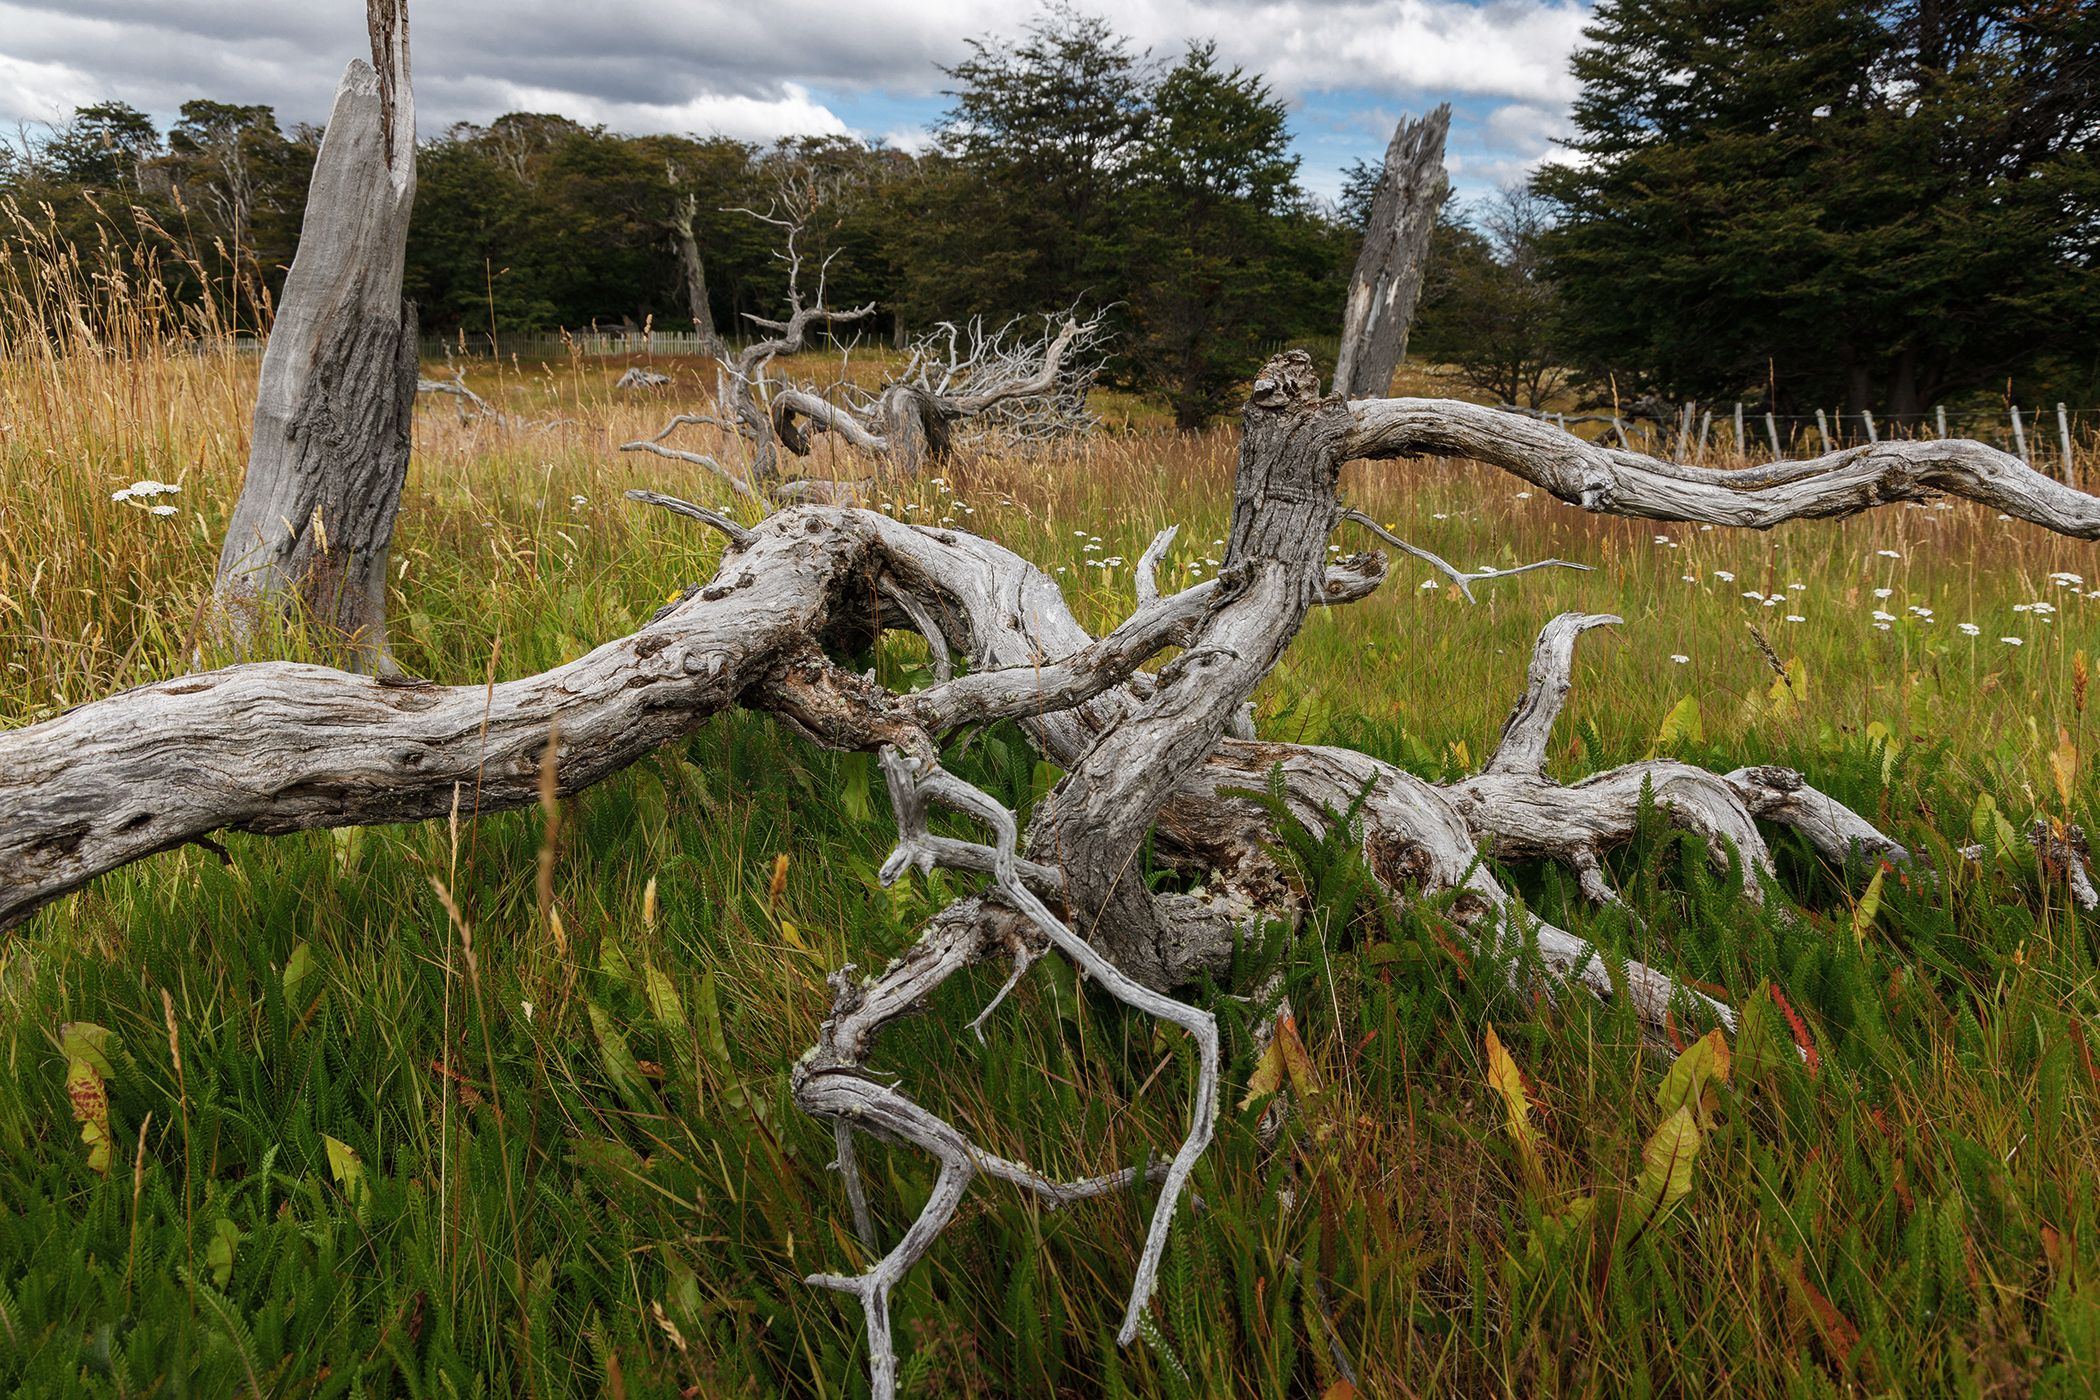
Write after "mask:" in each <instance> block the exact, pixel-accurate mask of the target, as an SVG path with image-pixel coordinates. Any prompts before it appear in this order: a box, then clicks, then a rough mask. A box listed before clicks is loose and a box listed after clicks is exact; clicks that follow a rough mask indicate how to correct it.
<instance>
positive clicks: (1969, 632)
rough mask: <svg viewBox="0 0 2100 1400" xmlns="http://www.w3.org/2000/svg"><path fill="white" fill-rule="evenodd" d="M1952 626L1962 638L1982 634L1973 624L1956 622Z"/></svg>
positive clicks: (1979, 628) (1981, 630) (1980, 629)
mask: <svg viewBox="0 0 2100 1400" xmlns="http://www.w3.org/2000/svg"><path fill="white" fill-rule="evenodd" d="M1954 625H1955V627H1956V628H1958V629H1959V630H1960V632H1961V634H1962V635H1963V636H1964V637H1976V636H1981V635H1982V634H1983V629H1982V628H1981V627H1978V626H1977V625H1976V624H1975V623H1973V622H1957V623H1955V624H1954Z"/></svg>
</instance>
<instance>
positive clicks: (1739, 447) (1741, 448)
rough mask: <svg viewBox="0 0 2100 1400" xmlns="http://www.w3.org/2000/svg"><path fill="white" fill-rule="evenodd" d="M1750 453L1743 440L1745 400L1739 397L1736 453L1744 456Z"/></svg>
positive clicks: (1736, 413) (1736, 421) (1736, 416)
mask: <svg viewBox="0 0 2100 1400" xmlns="http://www.w3.org/2000/svg"><path fill="white" fill-rule="evenodd" d="M1748 453H1749V448H1748V447H1747V446H1745V445H1744V442H1743V401H1742V400H1741V399H1737V400H1736V401H1735V455H1736V456H1738V457H1742V456H1747V455H1748Z"/></svg>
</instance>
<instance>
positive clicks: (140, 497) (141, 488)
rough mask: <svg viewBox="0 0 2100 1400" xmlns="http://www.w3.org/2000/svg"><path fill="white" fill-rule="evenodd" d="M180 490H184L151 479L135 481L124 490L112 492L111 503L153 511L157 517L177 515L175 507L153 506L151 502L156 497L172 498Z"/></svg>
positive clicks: (165, 482)
mask: <svg viewBox="0 0 2100 1400" xmlns="http://www.w3.org/2000/svg"><path fill="white" fill-rule="evenodd" d="M180 490H182V488H181V487H180V486H177V485H176V484H175V483H173V482H169V481H154V480H151V479H150V478H149V479H146V480H141V481H134V482H132V483H131V485H129V486H126V487H124V488H123V489H122V490H118V491H112V492H110V493H109V498H110V500H111V501H113V502H117V503H119V504H125V505H136V506H138V507H139V508H140V509H142V510H147V511H151V512H152V513H153V514H155V515H161V516H167V515H173V514H175V507H173V506H171V505H153V504H151V502H152V500H153V498H154V497H155V496H172V495H174V494H175V493H176V492H178V491H180Z"/></svg>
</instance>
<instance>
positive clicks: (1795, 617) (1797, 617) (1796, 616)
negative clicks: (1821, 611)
mask: <svg viewBox="0 0 2100 1400" xmlns="http://www.w3.org/2000/svg"><path fill="white" fill-rule="evenodd" d="M1786 620H1787V621H1788V622H1806V621H1808V619H1807V618H1805V617H1803V616H1802V615H1801V614H1800V613H1788V614H1787V615H1786Z"/></svg>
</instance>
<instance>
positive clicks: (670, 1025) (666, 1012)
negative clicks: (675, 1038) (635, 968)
mask: <svg viewBox="0 0 2100 1400" xmlns="http://www.w3.org/2000/svg"><path fill="white" fill-rule="evenodd" d="M642 993H643V995H644V996H646V997H647V998H648V999H649V1014H650V1015H652V1016H654V1017H656V1023H657V1024H658V1025H660V1026H662V1027H663V1028H664V1029H665V1030H667V1031H670V1032H671V1033H672V1034H674V1035H675V1034H677V1033H679V1032H680V1031H683V1030H684V1029H685V1024H686V1022H685V1003H684V1002H683V1001H680V1000H679V998H678V989H677V988H676V987H674V986H672V985H671V979H670V978H669V977H666V976H665V975H664V974H663V973H661V972H659V971H657V970H656V968H655V966H654V965H653V964H650V963H643V964H642Z"/></svg>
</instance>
